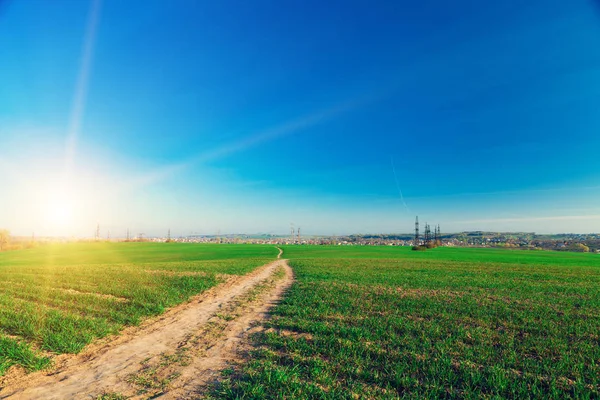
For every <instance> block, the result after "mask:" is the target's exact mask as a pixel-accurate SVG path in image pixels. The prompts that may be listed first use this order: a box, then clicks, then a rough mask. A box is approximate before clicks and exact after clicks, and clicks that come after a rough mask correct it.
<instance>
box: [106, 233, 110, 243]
mask: <svg viewBox="0 0 600 400" xmlns="http://www.w3.org/2000/svg"><path fill="white" fill-rule="evenodd" d="M106 240H108V241H110V231H108V232H107V233H106Z"/></svg>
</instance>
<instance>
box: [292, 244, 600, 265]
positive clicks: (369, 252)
mask: <svg viewBox="0 0 600 400" xmlns="http://www.w3.org/2000/svg"><path fill="white" fill-rule="evenodd" d="M281 248H282V249H283V258H289V259H295V258H367V259H371V258H385V259H415V260H438V261H442V262H445V261H462V262H474V263H479V262H496V263H508V264H522V265H532V264H533V265H552V266H558V265H563V266H577V265H587V266H597V267H600V254H595V253H572V252H566V251H561V252H559V251H545V250H535V251H534V250H519V249H510V250H509V249H494V248H466V247H438V248H435V249H430V250H427V251H413V250H411V248H410V247H409V246H404V247H400V246H281Z"/></svg>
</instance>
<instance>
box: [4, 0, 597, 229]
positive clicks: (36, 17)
mask: <svg viewBox="0 0 600 400" xmlns="http://www.w3.org/2000/svg"><path fill="white" fill-rule="evenodd" d="M599 48H600V9H599V8H598V7H597V3H595V2H593V1H591V0H572V1H568V2H565V1H562V0H532V1H528V2H520V1H517V0H507V1H502V2H494V3H489V2H477V1H467V0H459V1H456V2H446V1H441V0H428V1H422V2H416V3H415V2H408V1H396V0H394V1H331V2H320V1H313V0H309V1H299V0H293V1H284V2H281V1H273V0H261V1H258V2H243V1H228V0H225V1H218V2H208V1H187V0H174V1H169V2H166V1H156V2H152V1H151V2H148V1H141V0H131V1H127V2H122V1H116V0H90V1H68V0H56V1H52V2H50V1H43V0H9V1H2V2H0V65H1V69H0V71H1V73H0V171H2V173H0V188H1V197H0V198H1V199H2V200H1V203H0V229H1V228H6V229H9V230H10V231H11V232H12V233H13V234H14V235H30V234H31V233H32V232H35V233H36V235H39V236H48V235H66V236H71V235H75V236H91V235H92V234H93V232H94V230H95V227H96V224H97V223H100V225H101V227H102V229H103V232H104V233H105V232H106V230H110V231H111V234H112V235H114V236H124V235H125V232H126V230H127V229H128V228H129V229H131V231H132V233H134V234H135V233H138V232H145V233H146V234H148V235H164V234H165V233H166V231H167V229H169V228H170V229H171V230H172V232H173V234H174V235H182V234H189V233H201V234H215V233H216V232H218V231H220V232H236V233H256V232H266V233H285V232H287V231H288V230H289V225H290V223H294V224H295V225H296V226H300V227H302V232H303V233H304V234H309V235H310V234H325V235H328V234H349V233H376V232H410V231H411V229H412V224H413V221H414V217H415V215H419V217H420V220H421V221H423V222H426V221H428V222H429V223H431V224H438V223H439V224H440V225H441V226H442V230H443V231H444V232H456V231H464V230H485V231H527V232H532V231H535V232H538V233H557V232H580V233H589V232H598V231H600V202H599V200H600V157H598V150H599V149H600V134H599V130H600V108H599V107H600V106H599V105H600V52H598V49H599Z"/></svg>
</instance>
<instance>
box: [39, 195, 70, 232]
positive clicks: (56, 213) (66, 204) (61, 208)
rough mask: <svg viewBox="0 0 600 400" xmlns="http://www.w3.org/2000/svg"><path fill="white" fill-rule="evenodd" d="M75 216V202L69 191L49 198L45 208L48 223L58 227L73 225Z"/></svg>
mask: <svg viewBox="0 0 600 400" xmlns="http://www.w3.org/2000/svg"><path fill="white" fill-rule="evenodd" d="M74 217H75V203H74V199H73V197H72V196H71V195H70V194H69V193H57V194H54V195H52V196H50V197H49V198H48V202H47V203H46V210H45V219H46V222H47V223H48V224H50V225H51V226H53V227H57V228H65V227H68V226H71V225H73V222H74V219H75V218H74Z"/></svg>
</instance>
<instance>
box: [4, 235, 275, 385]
mask: <svg viewBox="0 0 600 400" xmlns="http://www.w3.org/2000/svg"><path fill="white" fill-rule="evenodd" d="M277 253H278V250H277V249H275V248H274V247H273V246H247V245H197V244H173V243H169V244H162V243H157V244H153V243H92V244H68V245H48V246H42V247H39V248H36V249H30V250H20V251H12V252H5V253H0V375H1V374H3V373H5V371H6V370H7V369H8V368H9V367H10V366H12V365H20V366H22V367H24V368H26V369H27V370H36V369H41V368H45V367H46V366H48V365H49V364H50V359H51V356H52V354H60V353H77V352H79V351H81V350H82V349H83V348H84V347H85V346H86V345H87V344H89V343H91V342H92V341H93V340H95V339H97V338H102V337H104V336H106V335H108V334H113V333H118V332H119V330H121V329H122V328H123V327H125V326H129V325H136V324H138V323H140V321H142V320H143V319H144V318H146V317H149V316H153V315H157V314H160V313H162V312H163V311H165V310H166V309H167V308H169V307H172V306H174V305H176V304H179V303H181V302H184V301H186V300H187V299H189V297H190V296H193V295H195V294H198V293H200V292H202V291H204V290H206V289H208V288H210V287H213V286H215V285H217V284H218V283H220V282H222V281H223V280H224V279H226V275H223V274H232V275H240V274H246V273H248V272H250V271H251V270H253V269H254V268H256V267H257V266H259V265H262V264H265V263H266V262H268V261H269V260H272V259H273V258H275V256H276V255H277Z"/></svg>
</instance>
